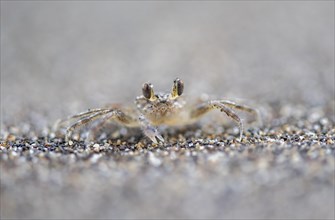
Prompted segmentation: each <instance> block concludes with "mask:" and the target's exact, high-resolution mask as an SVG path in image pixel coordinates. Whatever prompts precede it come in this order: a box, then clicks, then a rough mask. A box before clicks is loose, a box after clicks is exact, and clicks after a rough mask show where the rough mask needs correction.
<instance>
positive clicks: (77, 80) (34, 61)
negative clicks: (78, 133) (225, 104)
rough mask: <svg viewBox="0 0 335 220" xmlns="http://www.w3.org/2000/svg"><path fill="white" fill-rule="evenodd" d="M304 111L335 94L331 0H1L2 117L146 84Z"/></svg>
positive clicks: (57, 110) (127, 98)
mask: <svg viewBox="0 0 335 220" xmlns="http://www.w3.org/2000/svg"><path fill="white" fill-rule="evenodd" d="M177 76H178V77H180V78H181V79H183V80H184V81H185V84H186V88H185V94H188V95H191V96H197V95H200V94H201V93H208V94H213V95H215V96H217V97H223V98H241V99H245V100H254V101H257V102H277V101H285V100H287V101H288V102H292V103H293V102H294V103H302V104H305V105H307V106H315V105H324V104H326V103H329V102H330V101H331V100H333V99H334V2H333V1H322V2H319V1H294V2H287V1H284V2H282V1H271V2H263V1H254V2H246V1H238V2H230V1H224V2H217V1H213V2H199V1H195V2H165V1H164V2H155V1H148V2H146V1H141V2H134V1H127V2H118V1H116V2H114V1H111V2H108V1H99V2H93V1H83V2H81V1H71V2H64V1H48V2H43V1H27V2H23V1H13V2H9V1H1V112H2V120H3V121H5V122H8V123H17V122H18V120H22V117H24V116H22V117H20V115H22V114H23V115H25V113H24V112H26V110H27V109H29V114H31V113H34V114H36V115H43V116H45V117H46V118H47V120H45V123H47V122H50V121H52V120H56V119H57V118H59V117H64V116H66V115H68V114H73V113H76V112H77V111H83V110H85V109H87V108H93V107H100V106H103V105H105V104H106V103H113V102H126V103H131V102H132V101H133V99H134V98H135V97H136V96H137V95H139V94H140V93H141V86H142V84H143V83H144V82H146V81H150V82H151V83H153V84H154V86H155V88H156V90H163V91H168V90H170V88H171V86H172V81H173V79H174V78H175V77H177Z"/></svg>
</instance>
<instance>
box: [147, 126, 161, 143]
mask: <svg viewBox="0 0 335 220" xmlns="http://www.w3.org/2000/svg"><path fill="white" fill-rule="evenodd" d="M143 132H144V134H145V135H146V136H147V137H148V138H150V140H151V141H152V142H154V143H155V144H158V142H159V141H160V142H164V138H163V137H162V135H160V134H159V132H158V131H157V129H156V128H154V127H146V128H145V129H144V131H143Z"/></svg>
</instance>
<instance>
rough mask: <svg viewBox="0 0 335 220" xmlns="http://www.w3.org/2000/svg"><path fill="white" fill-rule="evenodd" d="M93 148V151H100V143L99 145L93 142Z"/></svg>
mask: <svg viewBox="0 0 335 220" xmlns="http://www.w3.org/2000/svg"><path fill="white" fill-rule="evenodd" d="M93 150H94V151H95V152H100V145H99V144H94V145H93Z"/></svg>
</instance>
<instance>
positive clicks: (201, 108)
mask: <svg viewBox="0 0 335 220" xmlns="http://www.w3.org/2000/svg"><path fill="white" fill-rule="evenodd" d="M227 106H229V107H233V106H236V108H238V109H240V110H246V111H248V112H250V111H251V108H247V107H245V108H243V107H242V106H239V105H234V104H233V103H230V102H229V104H228V103H227V102H226V101H220V100H214V101H208V102H205V103H202V104H199V105H197V106H196V107H195V109H194V110H192V111H191V114H190V116H191V119H197V118H200V117H201V116H203V115H204V114H205V113H207V112H209V111H211V110H213V109H219V110H220V111H221V112H224V113H226V114H227V116H228V117H230V118H232V119H233V120H234V121H235V122H237V123H238V126H239V129H240V138H239V140H242V133H243V123H242V120H241V118H240V117H239V116H238V115H237V114H236V113H235V112H234V111H233V110H231V109H230V108H228V107H227ZM237 106H238V107H237Z"/></svg>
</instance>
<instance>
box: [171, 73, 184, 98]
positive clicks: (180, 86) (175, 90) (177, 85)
mask: <svg viewBox="0 0 335 220" xmlns="http://www.w3.org/2000/svg"><path fill="white" fill-rule="evenodd" d="M183 91H184V83H183V81H181V80H180V79H179V78H177V79H175V80H174V81H173V87H172V92H171V97H172V98H173V99H175V98H177V97H179V96H181V94H183Z"/></svg>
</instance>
